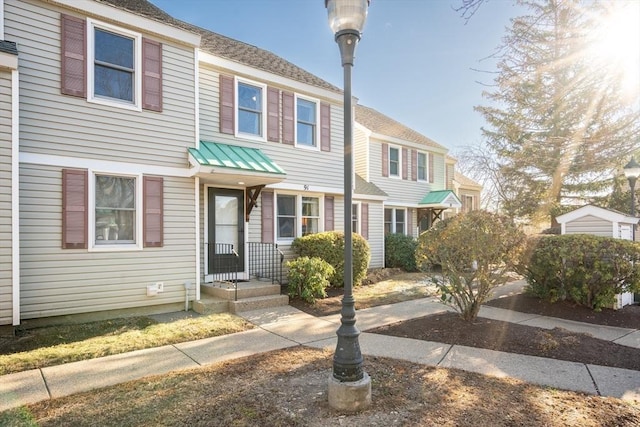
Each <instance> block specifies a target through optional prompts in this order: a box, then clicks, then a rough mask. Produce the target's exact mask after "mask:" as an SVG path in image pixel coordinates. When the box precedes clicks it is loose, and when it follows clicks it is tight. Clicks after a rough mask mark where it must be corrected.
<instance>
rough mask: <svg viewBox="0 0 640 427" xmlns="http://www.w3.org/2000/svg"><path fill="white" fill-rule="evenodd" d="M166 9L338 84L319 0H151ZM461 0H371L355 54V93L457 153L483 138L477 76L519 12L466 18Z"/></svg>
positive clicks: (495, 4)
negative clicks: (460, 8) (458, 9)
mask: <svg viewBox="0 0 640 427" xmlns="http://www.w3.org/2000/svg"><path fill="white" fill-rule="evenodd" d="M151 2H152V3H154V4H155V5H156V6H158V7H160V8H161V9H163V10H164V11H166V12H167V13H169V14H170V15H172V16H174V17H176V18H178V19H181V20H183V21H187V22H190V23H192V24H195V25H198V26H200V27H203V28H206V29H209V30H211V31H214V32H217V33H219V34H224V35H226V36H228V37H232V38H234V39H237V40H240V41H243V42H245V43H249V44H252V45H255V46H257V47H260V48H262V49H266V50H269V51H271V52H273V53H275V54H277V55H279V56H281V57H283V58H285V59H286V60H288V61H290V62H292V63H294V64H296V65H298V66H299V67H302V68H304V69H305V70H307V71H309V72H311V73H313V74H315V75H317V76H319V77H321V78H322V79H324V80H326V81H328V82H330V83H332V84H334V85H336V86H338V87H342V86H343V82H342V67H341V64H340V55H339V51H338V46H337V45H336V43H335V41H334V39H333V34H332V32H331V30H330V28H329V25H328V23H327V14H326V9H325V7H324V0H151ZM461 3H462V0H372V1H371V6H370V8H369V16H368V19H367V23H366V25H365V28H364V31H363V36H362V40H361V41H360V44H359V45H358V47H357V50H356V61H355V67H354V70H353V94H354V95H355V96H357V97H358V98H359V102H360V103H361V104H363V105H366V106H368V107H371V108H374V109H376V110H378V111H380V112H381V113H383V114H386V115H387V116H389V117H391V118H393V119H395V120H397V121H399V122H401V123H403V124H405V125H407V126H409V127H411V128H413V129H415V130H416V131H418V132H420V133H422V134H423V135H425V136H427V137H429V138H431V139H433V140H435V141H436V142H438V143H439V144H441V145H444V146H445V147H447V148H449V149H450V152H451V153H453V154H455V152H456V151H458V150H460V149H461V147H463V146H466V145H476V144H478V143H479V142H480V141H481V135H480V127H481V126H482V125H483V124H484V121H483V119H482V117H481V116H480V115H479V114H478V113H476V112H474V111H473V107H474V106H476V105H480V104H485V105H486V103H487V101H485V100H483V99H482V95H481V93H482V91H483V89H485V87H484V86H483V85H481V84H479V83H478V81H481V82H483V83H485V84H490V83H491V82H492V80H493V77H492V75H491V74H489V73H486V72H485V73H482V72H478V71H473V70H472V69H481V70H485V71H495V62H494V61H493V60H483V59H484V58H486V57H488V56H490V55H491V54H492V53H493V52H494V50H495V48H496V47H497V46H498V45H499V44H500V40H501V38H502V37H503V35H504V34H505V27H507V26H509V18H511V17H513V16H516V15H519V14H522V11H523V9H522V8H521V7H519V6H517V5H515V1H514V0H488V1H487V2H485V3H484V4H483V5H482V6H481V7H480V9H479V10H478V11H477V12H476V14H475V15H474V16H473V17H472V18H471V19H470V20H469V21H468V22H466V21H465V20H464V19H463V18H461V17H460V14H459V13H457V12H455V11H454V10H453V8H454V7H458V6H459V5H460V4H461Z"/></svg>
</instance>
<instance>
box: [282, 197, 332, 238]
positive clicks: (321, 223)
mask: <svg viewBox="0 0 640 427" xmlns="http://www.w3.org/2000/svg"><path fill="white" fill-rule="evenodd" d="M279 196H294V197H295V198H296V205H295V207H296V212H295V219H296V220H295V222H296V228H295V235H294V236H293V237H291V238H280V236H279V235H278V234H279V229H278V197H279ZM274 197H275V200H274V204H273V218H274V224H273V227H274V228H273V229H274V237H275V241H276V242H277V243H287V244H288V243H291V242H292V241H293V240H294V239H296V238H298V237H302V198H303V197H313V198H316V199H318V209H319V211H318V213H319V216H318V233H322V232H323V231H324V194H318V193H302V194H301V193H291V192H285V191H280V192H277V193H275V194H274Z"/></svg>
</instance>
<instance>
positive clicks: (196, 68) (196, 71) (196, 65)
mask: <svg viewBox="0 0 640 427" xmlns="http://www.w3.org/2000/svg"><path fill="white" fill-rule="evenodd" d="M193 81H194V82H193V84H194V87H193V93H194V110H195V111H194V127H195V141H194V142H195V147H196V148H200V56H199V50H198V48H197V47H196V48H194V49H193ZM194 184H195V189H194V193H193V197H194V198H195V216H196V217H195V227H196V229H195V238H196V242H195V243H196V282H195V287H196V292H195V300H196V301H199V300H200V276H201V274H200V271H201V266H200V178H198V177H197V176H196V177H195V183H194ZM186 292H187V298H188V296H189V290H188V289H187V291H186Z"/></svg>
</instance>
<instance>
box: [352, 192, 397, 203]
mask: <svg viewBox="0 0 640 427" xmlns="http://www.w3.org/2000/svg"><path fill="white" fill-rule="evenodd" d="M388 198H389V196H374V195H371V194H359V193H353V200H375V201H379V202H384V201H385V200H387V199H388Z"/></svg>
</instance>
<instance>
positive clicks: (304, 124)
mask: <svg viewBox="0 0 640 427" xmlns="http://www.w3.org/2000/svg"><path fill="white" fill-rule="evenodd" d="M296 144H297V145H301V146H305V147H317V146H318V104H317V103H316V102H314V101H310V100H308V99H303V98H298V97H296Z"/></svg>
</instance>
